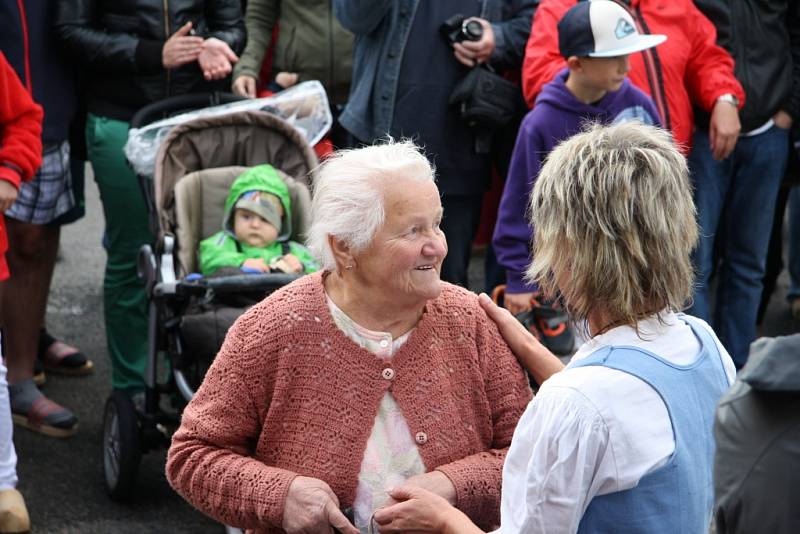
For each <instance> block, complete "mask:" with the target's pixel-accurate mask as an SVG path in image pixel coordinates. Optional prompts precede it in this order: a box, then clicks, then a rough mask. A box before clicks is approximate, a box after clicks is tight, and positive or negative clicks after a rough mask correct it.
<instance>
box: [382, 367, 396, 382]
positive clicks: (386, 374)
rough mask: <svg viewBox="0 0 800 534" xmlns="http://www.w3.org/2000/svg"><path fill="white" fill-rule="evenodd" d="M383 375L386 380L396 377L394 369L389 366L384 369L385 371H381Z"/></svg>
mask: <svg viewBox="0 0 800 534" xmlns="http://www.w3.org/2000/svg"><path fill="white" fill-rule="evenodd" d="M381 376H383V378H385V379H386V380H391V379H393V378H394V369H390V368H389V367H387V368H386V369H384V370H383V372H382V373H381Z"/></svg>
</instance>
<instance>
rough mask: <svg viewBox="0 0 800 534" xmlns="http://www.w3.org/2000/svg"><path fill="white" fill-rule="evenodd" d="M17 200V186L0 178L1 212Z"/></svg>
mask: <svg viewBox="0 0 800 534" xmlns="http://www.w3.org/2000/svg"><path fill="white" fill-rule="evenodd" d="M16 200H17V188H16V187H14V184H12V183H11V182H7V181H5V180H0V212H3V211H6V210H7V209H8V208H10V207H11V206H12V204H14V202H15V201H16Z"/></svg>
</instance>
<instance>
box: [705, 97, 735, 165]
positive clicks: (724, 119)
mask: <svg viewBox="0 0 800 534" xmlns="http://www.w3.org/2000/svg"><path fill="white" fill-rule="evenodd" d="M741 130H742V123H741V122H739V110H738V109H736V106H734V105H732V104H730V103H728V102H719V101H718V102H717V103H716V104H714V110H713V111H712V112H711V123H710V124H709V128H708V135H709V139H710V140H711V155H712V156H713V157H714V159H716V160H723V159H725V158H727V157H728V156H730V154H731V152H733V148H734V147H735V146H736V140H737V139H738V138H739V132H740V131H741Z"/></svg>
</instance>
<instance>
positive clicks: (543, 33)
mask: <svg viewBox="0 0 800 534" xmlns="http://www.w3.org/2000/svg"><path fill="white" fill-rule="evenodd" d="M575 3H576V2H575V0H542V2H541V4H540V5H539V8H538V9H537V10H536V16H535V17H534V19H533V28H532V29H531V35H530V37H529V38H528V44H527V45H526V48H525V61H524V64H523V67H522V89H523V93H524V94H525V99H526V101H527V102H528V105H529V106H533V103H534V101H535V100H536V96H537V95H538V94H539V91H541V89H542V86H543V85H544V84H546V83H547V82H549V81H550V80H552V79H553V77H554V76H555V74H556V73H557V72H558V71H559V70H561V69H562V68H564V65H565V61H564V58H563V57H562V56H561V54H560V53H559V51H558V29H557V25H558V21H559V20H560V19H561V17H562V16H563V15H564V13H566V12H567V10H568V9H569V8H570V7H572V6H573V5H575ZM629 11H630V12H631V15H632V16H633V19H634V21H636V24H637V26H638V29H639V31H640V32H642V33H655V34H664V35H666V36H667V41H666V42H665V43H663V44H660V45H659V46H657V47H655V48H654V49H650V50H646V51H644V52H637V53H635V54H631V56H630V63H631V70H630V72H629V73H628V76H629V77H630V80H631V82H633V84H634V85H636V86H637V87H639V88H640V89H641V90H642V91H644V92H645V93H647V94H648V95H650V97H651V98H653V101H654V102H655V104H656V108H657V109H658V112H659V113H660V114H661V118H662V122H663V124H664V127H665V128H667V129H669V130H671V131H672V135H673V136H674V138H675V141H676V142H677V143H678V144H679V145H681V146H682V148H683V150H684V151H686V152H688V149H689V148H690V145H691V137H692V129H693V127H694V114H693V112H692V104H695V105H697V106H698V107H700V108H702V109H704V110H706V111H709V112H710V111H711V110H712V108H713V107H714V103H715V102H716V100H717V98H718V97H719V96H720V95H723V94H725V93H731V94H734V95H736V97H737V98H738V99H739V102H740V106H741V105H742V104H744V97H745V95H744V90H743V89H742V86H741V84H740V83H739V82H738V81H737V80H736V78H735V76H734V74H733V58H731V56H730V54H728V52H727V51H725V49H723V48H721V47H719V46H717V44H716V40H717V31H716V29H715V28H714V25H713V24H712V23H711V21H709V20H708V19H707V18H706V17H705V15H703V14H702V13H701V12H700V11H699V10H698V9H697V8H696V7H695V6H694V3H693V2H692V1H691V0H669V1H663V0H659V1H656V0H631V1H630V6H629ZM665 101H666V105H665Z"/></svg>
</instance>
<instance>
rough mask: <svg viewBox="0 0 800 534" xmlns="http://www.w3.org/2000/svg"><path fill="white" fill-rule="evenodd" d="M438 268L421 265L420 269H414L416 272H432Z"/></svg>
mask: <svg viewBox="0 0 800 534" xmlns="http://www.w3.org/2000/svg"><path fill="white" fill-rule="evenodd" d="M435 269H436V268H435V267H434V266H433V265H420V266H419V267H414V270H415V271H432V270H435Z"/></svg>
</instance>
